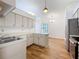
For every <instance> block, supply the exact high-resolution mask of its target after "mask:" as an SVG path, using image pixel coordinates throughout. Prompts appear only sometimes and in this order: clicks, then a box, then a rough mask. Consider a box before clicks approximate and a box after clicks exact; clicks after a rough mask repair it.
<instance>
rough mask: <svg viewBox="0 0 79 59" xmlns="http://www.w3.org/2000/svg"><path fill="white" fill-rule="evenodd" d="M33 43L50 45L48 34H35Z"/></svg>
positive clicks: (44, 45)
mask: <svg viewBox="0 0 79 59" xmlns="http://www.w3.org/2000/svg"><path fill="white" fill-rule="evenodd" d="M33 41H34V42H33V43H34V44H37V45H40V46H42V47H48V34H34V38H33Z"/></svg>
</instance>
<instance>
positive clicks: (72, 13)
mask: <svg viewBox="0 0 79 59" xmlns="http://www.w3.org/2000/svg"><path fill="white" fill-rule="evenodd" d="M78 8H79V1H75V2H73V3H71V4H70V5H69V6H68V7H67V8H66V18H67V19H70V18H76V17H77V16H78V14H77V13H78Z"/></svg>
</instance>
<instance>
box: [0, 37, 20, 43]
mask: <svg viewBox="0 0 79 59" xmlns="http://www.w3.org/2000/svg"><path fill="white" fill-rule="evenodd" d="M20 39H21V38H17V37H5V38H0V44H3V43H8V42H12V41H15V40H20Z"/></svg>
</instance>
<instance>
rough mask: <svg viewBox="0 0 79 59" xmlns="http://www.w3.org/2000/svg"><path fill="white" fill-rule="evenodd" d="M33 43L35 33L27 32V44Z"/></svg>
mask: <svg viewBox="0 0 79 59" xmlns="http://www.w3.org/2000/svg"><path fill="white" fill-rule="evenodd" d="M31 44H33V35H32V34H27V46H30V45H31Z"/></svg>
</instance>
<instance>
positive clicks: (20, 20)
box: [16, 14, 22, 28]
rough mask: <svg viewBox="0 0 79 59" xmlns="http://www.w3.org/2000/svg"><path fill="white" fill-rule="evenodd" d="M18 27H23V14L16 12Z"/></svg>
mask: <svg viewBox="0 0 79 59" xmlns="http://www.w3.org/2000/svg"><path fill="white" fill-rule="evenodd" d="M16 27H17V28H21V27H22V16H20V15H17V14H16Z"/></svg>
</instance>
